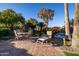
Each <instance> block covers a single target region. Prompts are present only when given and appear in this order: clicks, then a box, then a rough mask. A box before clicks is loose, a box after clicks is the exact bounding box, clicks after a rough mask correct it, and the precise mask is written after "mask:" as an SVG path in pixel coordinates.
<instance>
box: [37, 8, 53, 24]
mask: <svg viewBox="0 0 79 59" xmlns="http://www.w3.org/2000/svg"><path fill="white" fill-rule="evenodd" d="M53 16H54V10H51V9H48V8H42V9H41V10H40V11H39V13H38V17H39V18H41V19H43V20H44V21H45V23H46V24H47V25H48V21H49V20H52V19H53Z"/></svg>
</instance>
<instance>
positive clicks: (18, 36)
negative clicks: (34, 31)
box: [14, 30, 28, 40]
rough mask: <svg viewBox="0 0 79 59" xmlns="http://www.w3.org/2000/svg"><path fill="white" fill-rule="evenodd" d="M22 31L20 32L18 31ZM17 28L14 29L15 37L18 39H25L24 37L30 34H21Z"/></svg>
mask: <svg viewBox="0 0 79 59" xmlns="http://www.w3.org/2000/svg"><path fill="white" fill-rule="evenodd" d="M18 33H20V32H18ZM18 33H17V31H16V30H14V34H15V39H16V40H18V39H24V38H27V37H28V36H27V35H20V34H18Z"/></svg>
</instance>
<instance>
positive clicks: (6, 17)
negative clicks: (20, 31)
mask: <svg viewBox="0 0 79 59" xmlns="http://www.w3.org/2000/svg"><path fill="white" fill-rule="evenodd" d="M0 22H1V23H4V24H5V25H6V26H8V27H11V26H12V27H13V26H15V24H17V23H21V24H24V22H25V18H24V17H23V16H22V15H21V14H19V13H16V12H15V11H14V10H12V9H6V10H3V11H2V12H0Z"/></svg>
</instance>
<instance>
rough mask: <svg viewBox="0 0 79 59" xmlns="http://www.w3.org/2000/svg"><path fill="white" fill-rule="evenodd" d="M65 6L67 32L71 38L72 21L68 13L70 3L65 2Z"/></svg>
mask: <svg viewBox="0 0 79 59" xmlns="http://www.w3.org/2000/svg"><path fill="white" fill-rule="evenodd" d="M64 8H65V33H66V35H67V37H68V39H69V40H71V35H70V23H69V13H68V4H67V3H65V4H64Z"/></svg>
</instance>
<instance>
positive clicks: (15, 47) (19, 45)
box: [0, 40, 64, 56]
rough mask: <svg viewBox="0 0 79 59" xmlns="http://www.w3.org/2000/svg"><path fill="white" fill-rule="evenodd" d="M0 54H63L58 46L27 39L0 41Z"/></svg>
mask: <svg viewBox="0 0 79 59" xmlns="http://www.w3.org/2000/svg"><path fill="white" fill-rule="evenodd" d="M0 56H64V53H63V51H62V50H61V49H60V48H59V47H54V46H51V45H48V44H38V43H33V42H31V41H29V40H21V41H20V40H18V41H10V40H9V41H5V42H4V41H3V42H0Z"/></svg>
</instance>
